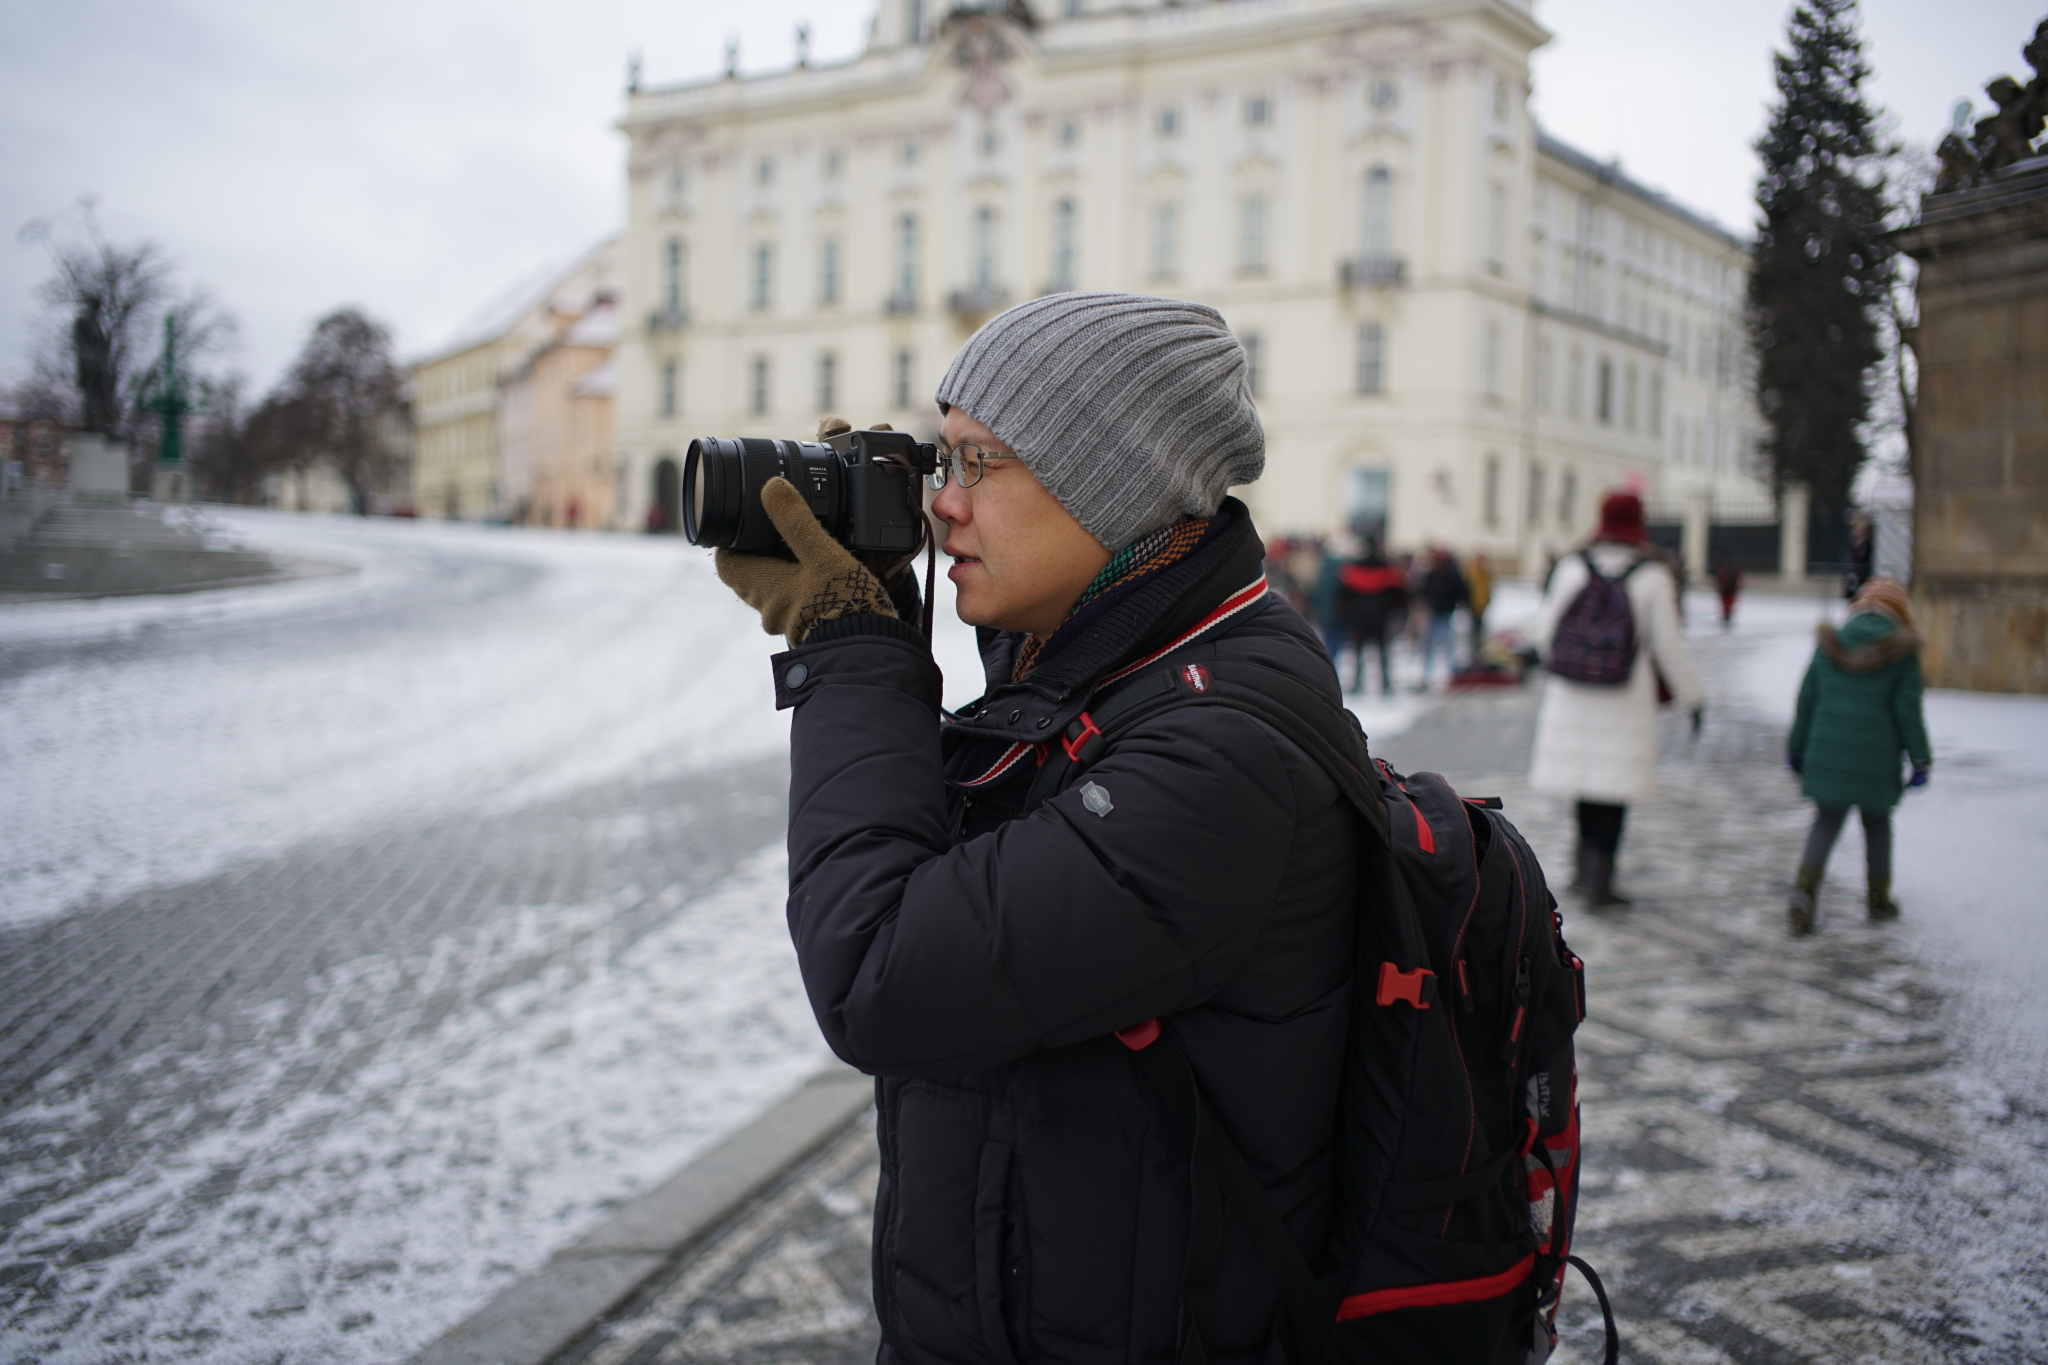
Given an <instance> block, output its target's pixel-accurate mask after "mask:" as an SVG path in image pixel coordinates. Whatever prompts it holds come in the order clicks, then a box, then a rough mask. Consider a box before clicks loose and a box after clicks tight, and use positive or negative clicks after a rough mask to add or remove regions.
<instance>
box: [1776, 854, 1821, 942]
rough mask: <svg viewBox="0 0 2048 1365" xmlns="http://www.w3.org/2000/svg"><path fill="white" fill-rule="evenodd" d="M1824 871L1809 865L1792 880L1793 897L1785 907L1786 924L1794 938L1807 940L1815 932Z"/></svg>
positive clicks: (1800, 870) (1801, 869)
mask: <svg viewBox="0 0 2048 1365" xmlns="http://www.w3.org/2000/svg"><path fill="white" fill-rule="evenodd" d="M1822 870H1823V869H1821V868H1819V867H1817V866H1815V865H1814V864H1812V863H1807V864H1804V865H1803V866H1801V867H1800V869H1799V875H1798V876H1796V877H1794V878H1793V879H1792V897H1791V899H1790V901H1789V902H1788V903H1787V904H1786V906H1785V922H1786V927H1788V928H1789V929H1790V930H1791V931H1792V937H1794V938H1805V937H1806V936H1807V935H1808V934H1810V933H1812V932H1813V926H1814V922H1815V918H1816V913H1817V911H1818V908H1819V905H1820V878H1821V872H1822Z"/></svg>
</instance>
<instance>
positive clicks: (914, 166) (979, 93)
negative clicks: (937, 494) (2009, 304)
mask: <svg viewBox="0 0 2048 1365" xmlns="http://www.w3.org/2000/svg"><path fill="white" fill-rule="evenodd" d="M1547 37H1548V35H1547V33H1546V32H1545V31H1544V29H1543V28H1542V27H1540V26H1539V25H1538V24H1537V23H1536V21H1535V20H1534V18H1533V17H1532V16H1531V14H1530V12H1529V10H1528V8H1527V7H1526V5H1524V4H1518V3H1514V2H1513V0H1209V2H1208V3H1185V4H1163V3H1158V0H1135V2H1133V3H1123V4H1119V5H1116V6H1115V7H1113V8H1112V7H1109V6H1108V5H1106V4H1105V3H1104V2H1103V0H1034V3H1032V4H1031V6H1030V8H1028V9H1027V8H1026V2H1025V0H1010V3H1009V4H1008V5H1007V6H997V5H990V6H986V7H981V6H963V7H956V8H954V9H952V10H951V11H950V12H945V13H941V12H939V11H938V10H937V8H936V6H928V5H927V4H925V3H923V0H883V2H882V8H881V10H880V12H879V13H878V14H877V16H876V18H875V21H874V27H873V30H872V34H871V37H870V40H869V42H868V45H867V48H866V50H865V52H864V53H863V54H862V55H861V56H860V57H859V58H857V59H855V60H853V61H850V62H847V63H844V64H838V65H832V66H819V67H811V66H805V65H799V66H797V67H795V68H793V69H791V70H788V71H785V72H782V73H779V74H774V75H768V76H760V77H747V78H741V77H737V76H733V75H728V76H727V77H725V78H723V79H717V80H711V81H706V82H701V83H697V84H692V85H687V86H680V87H674V88H667V89H648V90H635V91H633V92H631V93H630V94H629V96H628V105H627V111H626V114H625V116H624V118H623V120H622V123H621V127H622V128H623V129H624V131H625V132H626V133H627V135H628V137H629V139H630V147H629V176H628V190H629V192H628V208H627V226H626V230H625V235H624V239H623V242H622V250H621V262H620V266H621V282H622V288H623V294H622V308H621V313H622V320H623V329H622V335H621V338H620V347H619V351H618V356H617V377H616V383H617V404H618V406H617V413H616V422H617V428H616V438H615V439H616V441H617V450H618V457H619V459H620V462H621V465H622V468H623V469H624V471H625V473H624V479H625V490H624V491H625V493H626V497H627V500H628V505H627V506H626V507H625V508H622V509H621V511H622V512H623V513H625V515H624V516H623V517H622V518H621V522H622V524H625V525H640V524H644V523H645V522H646V520H647V517H648V512H649V509H650V507H654V508H661V507H662V505H663V504H669V507H668V508H667V512H668V514H669V515H670V519H669V520H668V522H667V524H668V525H670V526H673V525H674V524H675V523H674V521H673V519H672V513H673V506H672V500H673V498H674V496H675V489H676V482H677V475H678V472H679V466H680V465H681V462H682V455H683V451H684V449H685V447H686V446H687V444H688V442H689V440H690V438H692V437H694V436H700V435H716V436H739V435H749V436H783V437H808V436H810V435H812V434H813V433H814V431H815V429H816V421H817V418H818V416H819V415H820V414H821V413H824V412H828V411H829V412H837V413H843V414H844V415H845V416H847V417H849V418H851V419H852V420H853V421H854V422H855V423H856V424H857V425H867V424H871V423H875V422H881V421H887V422H890V423H892V424H894V425H896V426H897V427H898V428H900V429H906V430H911V431H915V432H918V433H919V434H920V435H924V436H929V435H930V434H931V433H933V432H935V431H936V428H937V421H938V416H937V413H936V410H935V408H934V406H933V403H932V398H931V395H932V391H933V389H934V388H935V387H936V385H937V382H938V379H939V377H940V375H941V374H943V373H944V370H945V366H946V364H947V363H948V361H949V360H950V359H951V358H952V356H953V354H954V352H955V351H956V350H957V349H958V347H959V345H960V344H961V342H963V341H964V340H965V339H966V338H967V337H968V336H969V335H970V334H971V333H972V332H973V330H974V329H975V328H976V327H977V326H979V325H980V324H981V323H982V322H983V321H984V320H986V319H987V318H988V317H989V316H991V315H992V314H993V313H995V312H997V311H1000V310H1001V309H1002V308H1004V307H1007V306H1009V305H1010V304H1013V303H1017V302H1021V301H1022V300H1024V299H1027V298H1031V297H1034V296H1036V295H1039V294H1043V293H1047V292H1051V291H1054V290H1062V289H1121V290H1133V291H1139V292H1146V293H1158V294H1171V295H1175V296H1177V297H1181V298H1188V299H1194V300H1199V301H1201V302H1204V303H1208V304H1211V305H1213V306H1215V307H1216V308H1217V309H1218V310H1219V311H1221V312H1222V313H1223V315H1224V316H1225V317H1226V318H1227V319H1228V320H1229V322H1230V324H1231V326H1232V327H1233V328H1234V329H1235V330H1236V331H1237V333H1238V335H1239V336H1240V337H1241V338H1242V339H1243V341H1244V343H1245V346H1246V348H1247V351H1248V353H1249V355H1250V357H1251V359H1252V364H1253V371H1254V388H1255V392H1256V394H1257V397H1258V400H1259V405H1260V411H1261V414H1262V416H1263V418H1264V420H1265V424H1266V432H1267V440H1268V464H1267V472H1266V475H1265V477H1264V478H1263V479H1262V480H1261V481H1260V482H1259V483H1258V484H1256V485H1254V486H1253V487H1251V488H1250V489H1248V490H1245V496H1246V498H1247V501H1248V502H1249V503H1250V504H1251V507H1252V510H1253V512H1254V514H1255V516H1256V517H1257V519H1258V522H1259V524H1260V526H1261V528H1262V530H1264V531H1265V532H1267V533H1268V534H1269V535H1271V534H1286V533H1299V532H1326V531H1330V530H1334V529H1337V528H1339V527H1342V526H1346V525H1351V526H1359V525H1368V526H1370V525H1375V524H1377V525H1383V526H1384V528H1385V530H1386V533H1387V534H1388V536H1389V538H1390V540H1391V542H1392V543H1393V544H1395V545H1398V546H1417V545H1420V544H1422V543H1425V542H1430V541H1441V542H1443V543H1446V544H1449V545H1451V546H1452V547H1454V548H1456V549H1459V550H1472V549H1478V550H1484V551H1486V552H1487V553H1489V554H1491V555H1493V556H1495V557H1496V558H1497V559H1500V560H1502V561H1505V562H1506V563H1508V564H1515V563H1520V564H1523V565H1540V564H1541V563H1542V562H1543V557H1544V556H1546V555H1547V554H1549V553H1553V552H1555V551H1556V550H1557V549H1558V548H1560V547H1563V546H1566V545H1569V544H1571V543H1572V542H1574V541H1575V540H1578V539H1580V538H1582V537H1583V536H1584V535H1585V533H1586V532H1587V531H1588V530H1589V529H1590V528H1591V525H1592V523H1593V521H1594V520H1595V518H1596V515H1597V503H1598V494H1599V493H1600V491H1601V490H1602V489H1604V488H1606V487H1609V486H1612V485H1615V484H1620V483H1625V482H1633V483H1635V484H1637V485H1638V486H1640V487H1641V488H1642V489H1643V490H1644V491H1645V492H1647V493H1648V494H1649V495H1650V496H1651V497H1652V498H1653V499H1659V500H1663V501H1666V502H1667V503H1669V502H1674V501H1676V500H1677V499H1679V498H1681V497H1683V496H1685V495H1687V494H1694V495H1697V494H1698V493H1700V492H1708V493H1710V494H1711V495H1712V496H1713V497H1714V498H1715V499H1717V500H1718V501H1720V502H1722V503H1724V504H1725V503H1743V502H1754V501H1758V500H1761V499H1762V498H1763V497H1764V494H1763V492H1762V490H1761V489H1760V488H1759V487H1758V486H1757V485H1756V483H1755V482H1754V481H1753V480H1752V479H1751V478H1749V477H1748V476H1747V474H1746V473H1745V470H1746V469H1747V468H1748V462H1749V457H1750V452H1751V451H1752V450H1753V449H1754V442H1755V440H1756V436H1757V432H1758V427H1759V420H1758V418H1757V416H1756V413H1755V410H1754V405H1753V402H1752V401H1751V400H1749V399H1748V398H1747V395H1748V393H1749V392H1750V388H1749V383H1748V365H1747V363H1746V349H1745V345H1746V343H1745V342H1744V340H1743V332H1742V327H1741V307H1742V300H1743V296H1744V293H1745V286H1746V277H1747V270H1748V264H1749V263H1748V257H1747V254H1746V252H1745V249H1744V247H1743V245H1742V243H1740V242H1739V241H1738V240H1737V239H1735V238H1734V237H1732V236H1730V235H1729V234H1728V233H1726V232H1725V231H1723V230H1722V229H1720V228H1718V227H1717V226H1715V225H1714V224H1712V223H1710V222H1708V221H1706V220H1705V219H1703V218H1701V217H1700V216H1698V215H1696V214H1693V213H1691V212H1688V211H1687V210H1685V209H1683V208H1681V207H1680V206H1678V205H1676V204H1674V203H1672V202H1671V201H1669V200H1667V199H1665V198H1663V197H1662V196H1660V195H1658V194H1656V193H1654V192H1652V191H1649V190H1647V189H1644V188H1643V187H1641V186H1639V185H1636V184H1635V183H1633V182H1631V181H1630V180H1628V179H1627V178H1626V177H1624V176H1622V175H1620V174H1619V173H1618V171H1617V170H1616V169H1615V168H1613V167H1610V166H1603V165H1601V164H1599V163H1597V162H1595V161H1593V160H1592V159H1591V158H1589V157H1586V156H1584V155H1582V154H1580V153H1578V152H1575V151H1573V150H1572V149H1570V148H1568V147H1565V146H1563V145H1562V144H1560V143H1557V142H1556V141H1554V140H1552V139H1550V138H1549V137H1547V136H1546V135H1544V134H1543V133H1541V132H1540V131H1539V130H1538V129H1537V128H1536V127H1535V125H1534V123H1533V121H1532V120H1531V118H1530V115H1529V112H1528V97H1529V54H1530V52H1531V51H1532V50H1533V49H1534V48H1535V47H1537V46H1538V45H1540V44H1541V43H1543V42H1544V41H1546V40H1547Z"/></svg>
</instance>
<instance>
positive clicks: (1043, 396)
mask: <svg viewBox="0 0 2048 1365" xmlns="http://www.w3.org/2000/svg"><path fill="white" fill-rule="evenodd" d="M938 400H939V407H940V409H941V410H942V411H943V410H946V409H950V408H955V407H958V408H964V409H965V410H966V411H967V413H968V415H969V416H971V417H973V418H975V419H976V420H977V421H979V422H980V423H981V424H982V425H984V426H986V427H987V428H988V429H989V430H990V431H993V432H994V433H995V434H996V435H998V436H1000V437H1002V438H1003V441H1004V442H1005V443H1006V444H1008V445H1009V446H1010V447H1011V448H1012V449H1014V450H1016V451H1017V453H1018V454H1019V455H1020V456H1022V457H1023V460H1024V466H1025V468H1027V469H1029V470H1030V471H1031V472H1032V473H1033V474H1034V475H1036V476H1037V478H1038V481H1039V482H1040V483H1042V484H1044V485H1045V487H1046V489H1047V491H1048V492H1050V493H1051V494H1052V495H1053V496H1054V497H1055V498H1058V499H1059V501H1060V505H1061V506H1063V507H1065V508H1066V509H1067V510H1068V511H1069V512H1072V513H1073V514H1074V518H1075V520H1077V521H1079V522H1080V523H1081V525H1082V527H1083V528H1085V529H1086V530H1087V532H1088V534H1090V535H1092V536H1094V537H1095V538H1096V539H1097V540H1099V541H1101V542H1102V544H1103V547H1104V548H1105V549H1107V550H1108V551H1109V552H1110V553H1111V554H1115V553H1116V552H1117V551H1118V550H1121V549H1123V548H1124V547H1125V546H1126V545H1129V544H1130V543H1131V542H1132V541H1134V540H1136V539H1137V538H1138V537H1140V536H1142V535H1145V534H1146V533H1148V532H1150V531H1156V530H1158V529H1159V528H1160V527H1162V526H1166V525H1169V524H1171V523H1173V522H1175V521H1178V520H1180V519H1181V518H1182V517H1185V516H1203V517H1206V516H1210V515H1213V514H1214V513H1215V511H1216V509H1217V508H1218V507H1219V506H1221V505H1222V503H1223V495H1224V494H1225V493H1226V492H1228V491H1229V489H1230V488H1231V486H1232V485H1233V484H1244V483H1250V482H1251V481H1252V480H1254V479H1256V478H1258V477H1259V475H1260V473H1262V472H1263V471H1264V470H1265V467H1266V433H1265V430H1264V429H1263V428H1262V427H1260V425H1259V413H1258V409H1257V408H1255V407H1254V406H1253V405H1252V387H1251V373H1250V368H1249V366H1248V365H1247V364H1246V362H1245V355H1244V347H1243V346H1241V345H1239V344H1238V340H1237V338H1236V337H1235V336H1232V335H1231V333H1230V329H1229V328H1228V327H1226V326H1224V324H1223V315H1222V314H1221V313H1218V312H1217V311H1216V310H1215V309H1213V308H1208V307H1204V306H1203V305H1202V304H1199V303H1183V302H1182V301H1180V300H1179V299H1161V298H1153V297H1151V296H1150V295H1146V294H1049V295H1047V296H1046V297H1045V298H1042V299H1033V300H1032V301H1031V302H1030V303H1023V304H1019V305H1017V306H1016V307H1015V308H1012V309H1010V310H1009V311H1008V312H1006V313H1003V314H1000V315H999V316H997V317H994V318H991V319H989V321H988V322H987V323H986V324H985V325H984V326H983V327H982V329H981V330H980V331H978V332H976V333H975V334H974V335H973V336H971V337H969V338H968V339H967V344H966V345H965V346H963V347H961V348H960V354H959V355H956V356H954V357H953V363H952V365H951V366H950V367H948V369H947V370H946V377H945V378H944V379H942V380H940V381H939V392H938Z"/></svg>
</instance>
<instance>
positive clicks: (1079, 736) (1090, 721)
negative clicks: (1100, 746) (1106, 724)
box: [1060, 711, 1102, 764]
mask: <svg viewBox="0 0 2048 1365" xmlns="http://www.w3.org/2000/svg"><path fill="white" fill-rule="evenodd" d="M1075 726H1079V727H1080V728H1079V729H1078V730H1077V729H1075V728H1074V727H1075ZM1101 738H1102V731H1101V729H1100V728H1099V727H1097V725H1096V724H1095V717H1093V716H1091V715H1089V714H1088V713H1087V712H1086V711H1083V712H1082V713H1081V714H1080V715H1079V716H1076V717H1075V718H1074V721H1073V724H1071V725H1069V726H1067V732H1066V733H1065V734H1063V735H1061V736H1060V747H1061V748H1062V749H1065V750H1066V751H1067V758H1068V759H1069V760H1071V761H1072V762H1074V763H1077V764H1078V763H1079V762H1080V761H1081V751H1082V750H1083V749H1085V748H1087V747H1088V745H1089V744H1090V743H1091V742H1092V741H1094V740H1098V739H1101Z"/></svg>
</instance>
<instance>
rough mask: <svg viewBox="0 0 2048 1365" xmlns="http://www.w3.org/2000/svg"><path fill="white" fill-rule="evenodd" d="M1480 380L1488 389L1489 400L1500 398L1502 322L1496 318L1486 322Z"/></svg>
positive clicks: (1480, 361)
mask: <svg viewBox="0 0 2048 1365" xmlns="http://www.w3.org/2000/svg"><path fill="white" fill-rule="evenodd" d="M1479 364H1480V371H1481V374H1480V378H1481V380H1482V382H1483V383H1484V385H1485V387H1486V396H1487V397H1488V398H1494V399H1498V398H1499V397H1500V322H1499V320H1498V319H1495V318H1488V319H1487V320H1486V332H1485V335H1484V337H1483V339H1482V341H1481V345H1480V358H1479Z"/></svg>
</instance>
